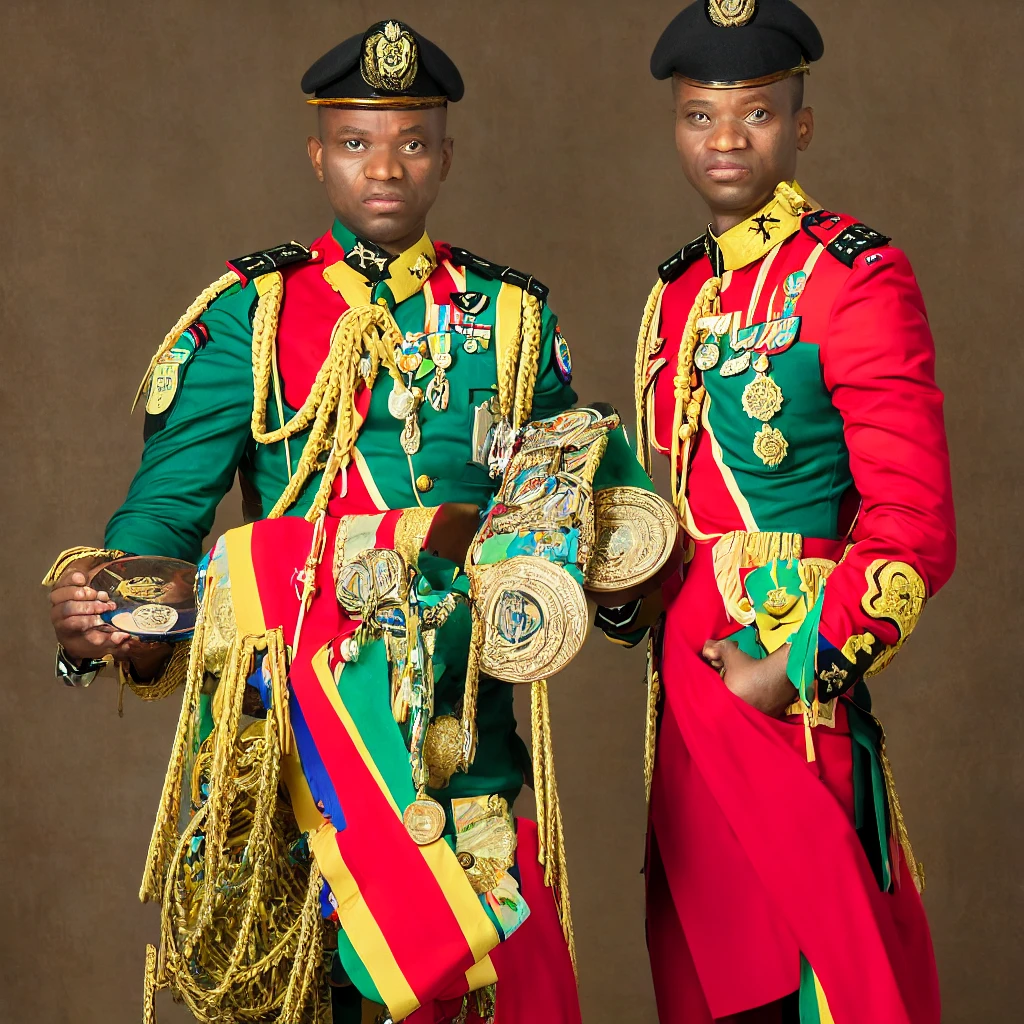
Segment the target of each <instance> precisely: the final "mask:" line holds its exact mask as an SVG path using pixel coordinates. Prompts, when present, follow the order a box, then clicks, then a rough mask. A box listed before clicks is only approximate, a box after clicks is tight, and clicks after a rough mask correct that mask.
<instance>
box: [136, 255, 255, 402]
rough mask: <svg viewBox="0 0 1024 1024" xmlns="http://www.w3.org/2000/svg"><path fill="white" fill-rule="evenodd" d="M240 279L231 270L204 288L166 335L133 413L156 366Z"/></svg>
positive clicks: (150, 367)
mask: <svg viewBox="0 0 1024 1024" xmlns="http://www.w3.org/2000/svg"><path fill="white" fill-rule="evenodd" d="M239 283H240V279H239V277H238V275H237V274H236V273H235V272H234V271H233V270H229V271H228V272H227V273H226V274H222V275H221V276H220V277H218V278H217V280H216V281H214V282H213V284H211V285H208V286H207V287H206V288H204V289H203V290H202V291H201V292H200V293H199V294H198V295H197V296H196V297H195V299H194V300H193V302H192V305H191V306H189V307H188V309H186V310H185V312H184V313H182V314H181V316H180V317H179V318H178V322H177V323H176V324H175V325H174V326H173V327H172V328H171V329H170V330H169V331H168V332H167V334H165V335H164V340H163V341H162V342H161V343H160V347H159V348H158V349H157V350H156V354H155V355H154V356H153V358H152V359H150V361H149V366H148V367H147V368H146V374H145V376H144V377H143V378H142V383H141V384H139V390H138V391H136V392H135V400H134V401H133V402H132V412H134V411H135V406H137V405H138V404H139V399H140V398H141V397H142V392H143V391H145V390H146V387H147V385H148V384H149V379H150V377H151V376H152V375H153V370H154V369H155V367H156V364H157V363H158V362H160V359H161V358H162V357H163V356H165V355H166V354H167V353H168V352H170V351H171V349H172V348H174V346H175V344H176V343H177V341H178V339H179V338H180V337H181V336H182V335H183V334H184V333H185V331H186V329H187V328H189V327H191V326H192V324H194V323H195V322H196V320H198V319H199V318H200V317H201V316H202V315H203V314H204V313H205V312H206V310H207V308H208V307H209V305H210V303H211V302H213V300H214V299H215V298H217V296H218V295H220V294H222V293H223V292H226V291H227V290H228V289H229V288H230V287H231V286H232V285H233V284H239Z"/></svg>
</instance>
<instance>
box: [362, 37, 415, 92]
mask: <svg viewBox="0 0 1024 1024" xmlns="http://www.w3.org/2000/svg"><path fill="white" fill-rule="evenodd" d="M418 67H419V52H418V48H417V46H416V38H415V36H413V35H412V33H411V32H409V30H408V29H407V28H405V26H404V25H401V24H399V23H398V22H397V21H387V22H382V23H381V24H380V25H379V26H378V27H377V30H376V31H373V32H370V33H369V34H368V35H367V37H366V41H365V42H364V43H363V59H362V66H361V67H360V71H361V73H362V76H363V79H364V80H365V81H366V83H367V85H369V86H371V87H372V88H374V89H377V90H380V91H383V92H404V91H405V90H406V89H408V88H409V87H410V86H411V85H412V83H413V80H414V79H415V78H416V71H417V69H418Z"/></svg>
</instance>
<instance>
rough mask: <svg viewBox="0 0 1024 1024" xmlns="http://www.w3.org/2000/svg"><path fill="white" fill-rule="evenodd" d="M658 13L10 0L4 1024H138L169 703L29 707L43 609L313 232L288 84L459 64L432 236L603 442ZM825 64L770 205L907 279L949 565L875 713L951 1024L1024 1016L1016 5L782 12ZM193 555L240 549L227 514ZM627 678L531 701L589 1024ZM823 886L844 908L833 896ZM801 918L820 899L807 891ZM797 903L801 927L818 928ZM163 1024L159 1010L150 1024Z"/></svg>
mask: <svg viewBox="0 0 1024 1024" xmlns="http://www.w3.org/2000/svg"><path fill="white" fill-rule="evenodd" d="M679 2H681V0H643V2H639V3H628V4H627V3H620V2H615V0H603V2H599V0H594V2H590V3H584V2H563V0H558V2H547V3H544V2H541V0H518V2H511V0H509V2H504V3H498V2H493V3H486V4H482V3H470V2H465V3H461V2H460V3H455V2H443V0H437V2H435V3H433V4H430V5H426V4H422V3H412V2H409V0H396V2H394V3H392V4H390V5H388V6H387V7H386V8H384V7H382V6H381V5H379V4H376V3H369V2H365V0H361V2H350V3H342V2H328V0H320V2H314V0H290V2H288V3H281V2H271V0H247V2H242V0H224V2H220V3H210V2H206V3H203V2H199V0H177V2H175V3H170V4H149V3H141V2H124V0H122V2H116V0H108V2H106V3H103V2H97V0H91V2H90V0H85V2H83V0H77V2H70V0H47V2H39V3H30V2H26V0H6V2H5V3H4V4H3V5H2V7H0V58H2V60H0V69H2V70H0V92H2V99H3V102H2V104H0V133H2V145H0V203H2V207H0V209H2V210H3V214H4V216H3V219H2V237H3V241H4V249H3V258H2V260H0V318H2V319H0V339H2V353H3V359H2V363H0V398H2V400H0V417H2V422H0V430H2V433H0V436H2V438H3V446H2V452H3V467H2V468H3V477H2V479H3V481H4V492H3V493H4V500H3V504H2V507H3V516H4V520H3V525H4V527H5V529H4V531H3V536H4V537H5V554H6V558H7V562H8V566H9V568H8V570H7V574H6V578H7V579H8V585H7V586H8V591H7V603H8V609H9V610H8V614H7V615H6V621H7V623H8V625H7V629H6V630H5V632H4V634H3V658H4V660H3V663H4V665H5V666H6V682H5V685H4V697H3V700H2V703H0V709H2V719H0V730H2V740H0V770H2V773H3V774H2V777H3V781H4V785H3V787H2V788H0V870H2V876H0V877H2V878H3V885H2V896H0V922H2V925H0V964H2V967H0V979H2V984H0V1021H3V1022H5V1024H6V1022H11V1024H14V1022H18V1024H20V1022H25V1024H29V1022H31V1024H136V1022H137V1021H138V1020H139V1008H140V990H141V975H142V952H143V944H144V943H145V942H146V941H147V940H152V939H153V938H154V937H155V935H156V931H157V914H156V911H155V910H154V909H153V908H152V907H141V906H140V905H139V904H138V903H137V901H136V897H135V893H136V890H137V888H138V882H139V876H140V872H141V866H142V860H143V855H144V851H145V847H146V843H147V841H148V835H149V828H150V825H151V822H152V816H153V812H154V808H155V805H156V800H157V795H158V790H159V785H160V781H161V779H162V776H163V771H164V766H165V763H166V757H167V753H168V750H169V744H170V738H171V733H172V730H173V722H174V718H175V714H176V709H175V708H174V707H173V704H172V703H171V702H168V703H165V704H163V705H156V706H151V705H143V704H141V703H140V702H138V701H137V700H134V699H133V698H131V697H130V696H129V699H128V702H127V710H126V714H125V718H124V720H123V721H120V720H118V718H117V715H116V713H115V710H114V708H115V695H114V692H113V691H114V688H113V687H112V686H111V685H110V683H109V682H102V683H98V684H97V685H96V686H95V687H94V688H93V689H91V690H89V691H71V690H66V689H65V688H63V687H62V686H60V685H59V684H57V683H56V682H55V681H54V680H53V679H52V656H53V655H52V652H53V639H52V635H51V633H50V631H49V626H48V623H47V620H46V601H45V597H44V595H43V593H42V591H41V590H40V589H39V588H38V580H39V579H40V577H41V576H42V574H43V572H44V570H45V569H46V567H47V565H48V564H49V562H50V560H51V559H52V557H53V555H54V554H55V553H56V552H57V551H59V550H60V549H61V548H63V547H66V546H69V545H71V544H77V543H95V542H97V541H99V540H100V538H101V536H102V528H103V524H104V522H105V520H106V518H107V516H108V515H109V513H110V512H111V511H112V510H113V508H114V507H115V506H116V505H117V504H118V502H119V500H120V498H121V496H122V495H123V493H124V490H125V488H126V486H127V483H128V481H129V479H130V477H131V474H132V471H133V469H134V466H135V464H136V461H137V458H138V454H139V450H140V447H141V430H142V425H141V420H140V419H135V420H132V421H130V420H129V417H128V406H129V403H130V401H131V397H132V395H133V394H134V390H135V386H136V383H137V381H138V378H139V376H140V375H141V373H142V370H143V369H144V367H145V364H146V361H147V360H148V358H149V356H150V354H151V352H152V351H153V349H154V348H155V346H156V345H157V343H158V342H159V340H160V338H161V337H162V336H163V333H164V331H165V330H166V329H167V328H168V327H169V326H170V325H171V324H172V323H173V322H174V320H175V319H176V318H177V316H178V315H179V313H180V312H181V311H182V310H183V309H184V308H185V306H186V305H187V304H188V302H189V301H190V300H191V299H192V297H193V296H194V295H195V294H196V293H197V292H198V291H199V290H200V288H202V287H203V286H204V285H205V284H206V283H207V282H208V281H210V280H212V279H213V278H215V277H216V276H218V275H219V274H220V272H221V269H222V266H223V263H222V261H223V260H224V259H226V258H229V257H232V256H237V255H239V254H241V253H246V252H250V251H252V250H254V249H257V248H261V247H264V246H270V245H273V244H276V243H279V242H283V241H286V240H288V239H290V238H296V239H300V240H303V241H307V242H308V241H310V240H311V239H312V238H314V237H316V235H317V234H319V233H320V232H321V231H323V230H324V229H325V228H326V226H327V224H328V223H329V221H328V210H327V207H326V205H325V203H324V201H323V197H322V196H321V194H320V192H319V190H318V187H317V186H316V184H315V182H314V180H313V178H312V176H311V174H310V172H309V168H308V166H307V162H306V157H305V153H304V138H305V135H306V133H307V130H308V129H309V128H310V127H311V125H312V114H311V112H310V110H309V108H307V107H305V106H304V105H303V103H302V96H301V95H300V93H299V89H298V81H299V77H300V76H301V74H302V72H303V71H304V70H305V68H306V66H307V65H308V64H309V63H310V62H311V61H312V60H313V59H314V58H316V57H317V56H319V55H320V54H321V53H322V52H323V51H324V50H326V49H327V48H328V47H329V46H332V45H334V43H336V42H338V41H339V40H340V39H342V38H344V37H345V36H347V35H349V34H351V33H353V32H356V31H361V30H362V29H363V28H364V27H365V26H366V25H367V24H369V23H370V22H371V21H373V20H377V19H378V18H380V17H382V16H385V15H388V16H392V15H393V16H399V17H405V18H407V19H409V20H410V21H411V22H412V23H413V24H414V25H415V26H416V27H417V28H418V29H419V30H421V31H423V32H425V33H426V34H427V35H428V36H430V37H431V38H433V39H434V40H435V41H437V42H439V43H440V44H442V45H443V46H444V48H445V49H446V50H447V51H448V52H449V53H450V54H451V55H452V56H453V58H454V59H455V60H456V61H457V62H458V64H459V67H460V68H461V70H462V72H463V74H464V77H465V79H466V84H467V98H466V99H465V101H464V102H462V103H460V104H458V105H457V106H455V107H454V108H453V109H452V112H451V127H452V130H453V133H454V134H455V136H456V138H457V140H458V145H457V147H456V162H455V166H454V169H453V173H452V176H451V178H450V180H449V182H448V184H447V185H446V187H445V189H444V194H443V197H442V199H441V201H440V203H439V205H438V208H437V210H436V215H435V216H434V218H433V221H432V233H433V234H434V236H435V237H437V238H443V239H446V240H450V241H451V242H453V243H455V244H458V245H462V246H465V247H467V248H469V249H472V250H474V251H476V252H479V253H481V254H482V255H484V256H486V257H489V258H491V259H495V260H501V261H504V262H508V263H510V264H512V265H514V266H517V267H521V268H524V269H526V270H528V271H529V272H531V273H533V274H535V275H536V276H538V277H539V278H540V279H541V280H543V281H545V282H547V283H548V284H549V285H550V286H551V288H552V305H553V306H554V308H555V309H556V311H557V312H558V313H559V314H560V316H561V319H562V322H563V324H564V326H565V332H566V335H567V337H568V338H569V339H570V341H571V343H572V347H573V352H574V354H575V360H576V383H577V386H578V389H579V391H580V394H581V397H582V398H583V399H585V400H593V399H596V398H600V399H605V400H608V401H611V402H614V403H616V404H617V405H618V406H619V407H620V408H621V409H623V410H624V412H625V414H626V415H627V416H628V414H629V410H630V409H631V407H632V406H631V402H632V383H631V378H632V360H633V345H634V339H635V336H636V328H637V323H638V320H639V317H640V313H641V310H642V306H643V302H644V298H645V296H646V294H647V291H648V289H649V288H650V286H651V284H652V283H653V280H654V277H655V268H656V266H657V264H658V263H659V262H660V261H661V260H662V259H664V258H665V257H666V256H668V255H669V254H670V253H671V252H672V251H673V250H674V249H676V248H678V247H679V246H680V245H681V244H682V243H683V242H686V241H687V240H689V239H690V238H692V237H694V236H695V235H696V234H697V233H698V232H699V231H700V230H701V227H702V213H701V210H700V208H699V207H698V204H697V203H696V201H695V200H694V198H693V197H692V196H691V195H690V194H689V192H688V190H687V188H686V187H685V184H684V182H683V180H682V177H681V175H680V173H679V172H678V170H677V166H676V159H675V154H674V151H673V148H672V139H671V114H670V100H669V92H668V87H667V86H666V85H664V84H659V83H655V82H653V81H652V80H651V78H650V77H649V75H648V72H647V59H648V55H649V52H650V49H651V47H652V45H653V43H654V41H655V39H656V38H657V36H658V34H659V32H660V31H661V29H662V27H663V26H664V25H665V24H666V23H667V22H668V20H669V18H670V17H671V16H672V15H674V14H675V13H676V10H677V9H678V8H677V3H679ZM806 7H807V9H808V10H809V11H810V12H811V14H812V15H813V16H814V17H815V18H816V19H818V21H819V24H820V26H821V29H822V32H823V34H824V36H825V39H826V41H827V47H828V52H827V55H826V59H825V60H824V61H823V62H822V64H821V65H820V66H819V67H818V68H816V69H815V71H814V74H813V76H812V77H811V79H810V81H809V93H808V95H809V98H810V101H811V102H812V103H813V104H814V105H815V107H816V108H817V112H818V135H817V138H816V140H815V143H814V146H813V148H812V150H811V152H810V153H809V154H808V155H807V157H806V159H805V160H804V163H803V166H802V169H801V174H800V177H801V181H802V183H803V184H804V185H805V186H806V187H807V188H808V189H809V191H810V192H811V193H812V194H813V195H814V196H815V197H817V198H818V199H819V200H820V201H821V202H823V203H825V204H826V205H827V206H829V207H831V208H834V209H839V210H844V211H849V212H851V213H854V214H855V215H857V216H858V217H860V218H862V219H863V220H864V221H866V222H867V223H868V224H870V225H871V226H872V227H875V228H877V229H879V230H881V231H884V232H885V233H887V234H890V235H893V236H894V237H895V239H896V240H897V242H898V244H900V245H901V246H902V247H904V248H905V249H906V250H907V251H908V252H909V254H910V256H911V259H912V260H913V262H914V265H915V267H916V269H917V272H918V275H919V277H920V281H921V285H922V287H923V289H924V293H925V297H926V299H927V301H928V304H929V307H930V310H931V315H932V320H933V324H934V328H935V334H936V343H937V346H938V356H939V362H938V366H939V371H938V372H939V377H940V382H941V383H942V385H943V387H944V388H945V389H946V391H947V394H948V399H949V400H948V406H947V416H948V424H949V433H950V443H951V448H952V454H953V469H954V477H955V483H956V488H957V496H958V500H959V517H960V535H961V544H962V546H961V557H960V567H959V569H958V571H957V574H956V576H955V577H954V579H953V582H952V583H951V584H950V586H949V587H947V589H946V591H945V592H944V593H943V594H942V595H941V596H940V597H939V598H938V599H937V600H936V601H935V602H934V604H933V605H932V606H931V607H930V608H929V609H928V612H927V614H926V615H925V616H924V620H923V623H922V625H921V627H920V629H919V631H918V633H917V634H916V635H915V637H914V639H913V641H912V642H911V643H910V644H909V646H908V647H907V649H906V651H905V654H904V655H903V656H902V657H901V658H900V659H899V662H898V667H897V668H895V669H894V670H892V671H890V672H889V673H887V674H886V675H885V676H884V677H882V679H880V680H879V681H878V683H877V685H876V687H875V692H876V695H877V702H878V704H879V706H880V710H881V714H882V715H883V718H884V720H885V721H886V723H887V725H888V729H889V738H890V748H891V752H892V755H893V760H894V762H895V767H896V771H897V775H898V779H899V781H900V784H901V793H902V796H903V803H904V809H905V811H906V813H907V816H908V819H909V823H910V827H911V830H912V834H913V838H914V841H915V845H916V849H917V852H918V855H919V856H920V857H921V858H922V859H923V860H924V861H925V864H926V866H927V868H928V874H929V880H930V888H929V891H928V894H927V903H928V908H929V911H930V914H931V919H932V922H933V926H934V933H935V943H936V948H937V953H938V958H939V963H940V968H941V972H942V977H943V983H944V989H945V998H946V1005H947V1013H946V1017H945V1019H946V1021H948V1022H949V1024H976V1022H980V1021H985V1022H986V1024H1003V1022H1007V1024H1008V1022H1010V1021H1013V1020H1017V1019H1019V1002H1020V1000H1019V993H1018V990H1019V984H1020V981H1019V970H1020V955H1021V937H1022V922H1024V900H1022V887H1021V866H1022V865H1021V850H1022V848H1024V832H1022V825H1021V822H1022V813H1021V812H1022V807H1021V799H1020V790H1021V783H1022V781H1024V757H1022V754H1021V744H1020V730H1021V719H1022V707H1024V703H1022V698H1021V683H1020V678H1021V671H1020V659H1019V656H1018V653H1017V648H1018V644H1019V640H1018V637H1019V633H1020V627H1019V621H1020V607H1021V586H1020V573H1021V570H1020V561H1021V556H1022V554H1024V551H1022V545H1021V539H1020V525H1021V517H1020V514H1019V511H1018V508H1017V503H1018V502H1019V501H1020V500H1021V497H1022V491H1021V485H1020V475H1019V467H1020V465H1021V455H1022V451H1021V436H1022V431H1021V412H1020V410H1021V406H1022V404H1024V384H1022V382H1024V359H1022V352H1024V345H1022V344H1021V340H1020V337H1019V328H1016V329H1014V326H1013V325H1014V321H1015V320H1016V319H1017V317H1016V316H1015V315H1014V316H1013V317H1012V318H1011V313H1010V301H1011V299H1010V297H1011V296H1012V295H1015V294H1016V293H1017V288H1018V285H1017V280H1016V278H1017V275H1018V274H1019V267H1020V266H1021V265H1022V256H1024V253H1022V251H1021V248H1022V246H1021V229H1022V217H1021V214H1022V209H1021V207H1022V199H1021V190H1020V186H1019V174H1018V173H1017V165H1018V163H1019V161H1020V158H1021V154H1022V147H1021V143H1020V124H1021V116H1020V92H1021V89H1020V87H1021V84H1022V83H1021V74H1020V52H1019V51H1020V49H1021V42H1022V39H1024V35H1022V28H1024V5H1022V4H1020V3H1019V2H1018V0H990V2H988V3H974V4H969V3H963V2H962V0H898V2H895V3H894V2H892V0H860V2H857V3H839V2H836V0H807V2H806ZM229 504H230V507H229V508H227V509H226V510H225V513H224V514H223V515H222V517H221V522H220V526H221V527H223V526H225V525H229V524H230V523H232V522H234V521H235V519H236V518H237V497H235V498H232V499H231V501H230V503H229ZM642 672H643V655H642V653H641V652H634V653H632V654H631V655H630V654H626V653H622V652H620V651H619V650H618V649H617V648H613V647H611V646H609V645H607V644H606V643H605V642H604V641H603V640H601V639H599V638H593V639H592V640H591V641H590V643H589V645H588V647H587V648H586V650H585V652H584V654H583V655H582V656H581V657H580V658H579V659H578V660H577V661H576V663H575V664H574V665H573V666H572V668H571V669H570V670H569V671H567V672H566V673H565V674H564V675H563V677H561V678H560V679H559V680H558V681H557V683H556V684H555V686H554V714H555V718H556V746H557V754H558V762H559V769H560V772H559V774H560V780H561V785H562V800H563V804H564V807H565V811H566V816H567V823H566V824H567V829H568V841H569V852H570V856H571V863H572V868H573V876H572V881H573V893H574V896H575V911H576V925H577V935H578V941H579V947H580V965H581V986H582V994H583V1004H584V1011H585V1019H586V1020H587V1021H588V1022H589V1024H612V1022H616V1024H618V1022H621V1021H630V1022H638V1024H651V1022H653V1021H654V1020H655V1013H654V1008H653V998H652V994H651V987H650V981H649V975H648V969H647V962H646V952H645V948H644V940H643V930H642V919H643V910H642V884H641V877H640V867H641V860H642V850H643V830H644V806H643V787H642V779H641V736H642V718H643V703H644V697H643V686H642V684H641V676H642ZM834 884H837V885H839V884H842V880H841V879H836V880H835V882H834ZM815 890H816V891H817V892H819V893H823V894H827V884H825V885H822V884H820V883H819V884H818V885H816V887H815ZM826 908H827V895H823V896H822V910H823V912H825V911H826ZM161 1020H162V1024H174V1022H179V1021H183V1020H185V1015H184V1014H183V1012H182V1011H181V1010H180V1009H178V1008H174V1007H171V1006H170V1004H169V1002H167V1003H165V1004H164V1005H162V1006H161Z"/></svg>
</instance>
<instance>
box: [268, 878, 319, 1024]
mask: <svg viewBox="0 0 1024 1024" xmlns="http://www.w3.org/2000/svg"><path fill="white" fill-rule="evenodd" d="M322 881H323V876H322V875H321V874H320V869H319V867H317V864H316V861H312V862H311V869H310V872H309V888H308V889H307V890H306V899H305V901H304V902H303V904H302V913H301V916H300V919H299V921H300V924H299V939H298V944H297V946H296V950H295V958H294V960H293V962H292V970H291V974H290V975H289V977H288V988H287V990H286V991H285V997H284V1003H283V1005H282V1006H281V1013H280V1015H279V1016H278V1020H279V1021H280V1024H301V1014H302V1008H303V1006H304V1005H305V1002H306V1000H307V998H308V995H309V990H310V987H311V986H312V985H314V984H315V979H316V971H317V969H318V968H319V967H320V966H321V964H322V961H323V948H324V929H323V915H322V914H321V911H320V888H321V884H322Z"/></svg>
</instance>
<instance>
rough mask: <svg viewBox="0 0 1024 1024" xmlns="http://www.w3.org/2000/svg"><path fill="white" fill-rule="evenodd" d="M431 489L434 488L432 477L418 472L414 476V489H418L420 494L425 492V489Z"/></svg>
mask: <svg viewBox="0 0 1024 1024" xmlns="http://www.w3.org/2000/svg"><path fill="white" fill-rule="evenodd" d="M433 489H434V479H433V477H429V476H427V474H426V473H422V474H420V476H418V477H416V490H417V491H419V492H420V494H426V493H427V491H432V490H433Z"/></svg>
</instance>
